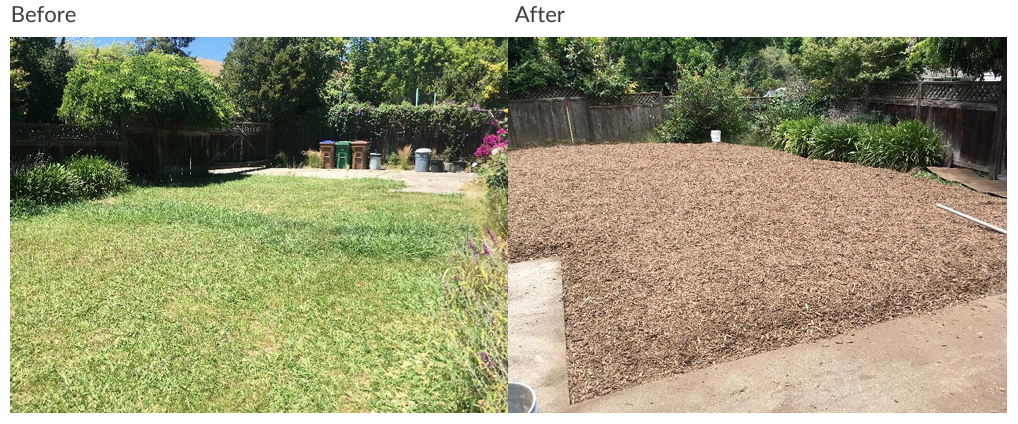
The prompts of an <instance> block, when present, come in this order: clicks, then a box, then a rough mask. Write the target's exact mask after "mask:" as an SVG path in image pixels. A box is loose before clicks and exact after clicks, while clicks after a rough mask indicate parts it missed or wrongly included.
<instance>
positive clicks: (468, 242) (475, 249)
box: [467, 236, 480, 256]
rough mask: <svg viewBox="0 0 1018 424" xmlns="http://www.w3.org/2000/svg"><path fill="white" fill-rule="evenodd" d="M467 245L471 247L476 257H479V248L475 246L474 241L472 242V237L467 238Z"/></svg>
mask: <svg viewBox="0 0 1018 424" xmlns="http://www.w3.org/2000/svg"><path fill="white" fill-rule="evenodd" d="M467 245H469V246H470V250H472V251H473V252H474V256H477V254H478V253H480V252H478V250H477V246H474V241H473V240H470V236H467Z"/></svg>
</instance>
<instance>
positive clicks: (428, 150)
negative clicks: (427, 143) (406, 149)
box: [414, 147, 431, 153]
mask: <svg viewBox="0 0 1018 424" xmlns="http://www.w3.org/2000/svg"><path fill="white" fill-rule="evenodd" d="M414 153H431V149H428V148H425V147H421V148H420V149H417V150H414Z"/></svg>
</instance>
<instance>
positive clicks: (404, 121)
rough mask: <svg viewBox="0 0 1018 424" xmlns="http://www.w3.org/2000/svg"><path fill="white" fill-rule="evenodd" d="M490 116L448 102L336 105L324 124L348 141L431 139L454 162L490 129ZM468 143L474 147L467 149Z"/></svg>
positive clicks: (485, 111) (470, 106)
mask: <svg viewBox="0 0 1018 424" xmlns="http://www.w3.org/2000/svg"><path fill="white" fill-rule="evenodd" d="M490 113H494V114H495V115H496V119H499V118H500V117H501V116H502V115H504V113H503V112H501V111H492V112H490ZM490 113H489V111H487V110H484V109H481V108H479V107H477V106H476V105H461V104H451V103H439V104H437V105H430V104H423V105H419V106H414V105H412V104H410V103H401V104H383V105H379V106H372V105H371V104H368V103H339V104H337V105H335V106H333V107H332V108H331V109H329V113H328V123H329V126H330V127H331V129H332V130H333V131H334V132H336V133H338V134H343V136H344V137H346V139H350V140H379V139H382V138H394V139H396V140H405V141H406V142H407V143H413V142H414V140H421V139H427V140H432V141H433V144H434V145H436V146H437V145H441V146H443V147H444V151H445V152H446V153H447V154H448V155H449V159H458V158H460V157H466V156H469V155H470V153H472V152H473V149H476V148H477V146H478V145H480V141H481V139H482V138H483V137H484V136H485V135H486V134H488V133H489V132H490V131H491V130H492V128H493V127H492V125H491V122H492V116H491V114H490ZM468 142H470V143H472V144H473V143H476V144H473V145H472V146H467V143H468ZM400 144H402V143H400ZM418 147H421V146H418Z"/></svg>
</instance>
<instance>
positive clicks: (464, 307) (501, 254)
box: [435, 231, 509, 413]
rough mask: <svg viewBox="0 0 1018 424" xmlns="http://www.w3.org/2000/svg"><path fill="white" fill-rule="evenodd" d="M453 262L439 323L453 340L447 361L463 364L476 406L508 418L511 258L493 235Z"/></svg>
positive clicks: (470, 243) (472, 243) (461, 374)
mask: <svg viewBox="0 0 1018 424" xmlns="http://www.w3.org/2000/svg"><path fill="white" fill-rule="evenodd" d="M467 246H468V248H467V249H466V250H464V251H463V252H462V253H460V254H458V255H456V256H455V257H453V258H452V259H450V265H449V268H448V269H447V270H446V271H445V272H444V273H443V274H442V285H443V287H444V289H445V296H444V297H443V302H442V304H441V307H440V308H439V311H438V313H437V316H436V317H435V319H436V320H437V321H439V322H441V323H442V325H443V326H444V327H445V328H446V332H447V333H448V334H449V338H448V341H447V342H446V343H445V345H444V346H443V349H444V350H445V351H446V356H447V357H449V358H450V359H451V360H452V361H454V362H455V363H457V364H459V365H460V367H459V376H458V377H460V378H466V379H468V380H469V381H470V383H471V384H470V385H469V386H468V387H466V390H468V391H469V393H470V396H471V398H472V399H471V400H472V402H471V404H472V405H473V406H475V407H476V408H477V411H480V412H494V413H504V412H506V409H507V405H508V404H507V399H508V391H509V387H508V368H509V343H508V342H509V334H508V332H509V325H508V324H509V317H508V305H509V299H508V294H509V279H508V273H509V270H508V264H509V252H508V247H507V245H506V243H505V242H503V241H502V240H500V239H499V238H497V237H496V236H495V235H494V234H493V233H492V232H491V231H488V232H487V234H486V235H485V236H484V237H482V238H481V239H480V240H478V241H475V240H471V239H470V238H469V237H468V238H467Z"/></svg>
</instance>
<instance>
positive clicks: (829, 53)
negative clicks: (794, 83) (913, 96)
mask: <svg viewBox="0 0 1018 424" xmlns="http://www.w3.org/2000/svg"><path fill="white" fill-rule="evenodd" d="M911 41H912V40H911V39H909V38H904V37H838V38H807V39H805V40H803V43H802V47H801V48H800V49H799V54H797V55H793V56H792V63H794V64H795V66H796V68H797V69H798V71H799V72H800V73H801V74H802V76H803V77H805V78H807V79H808V80H810V81H811V82H812V83H813V84H814V85H815V86H817V87H819V88H821V89H823V90H825V92H827V93H828V95H831V96H857V95H860V94H862V92H863V90H864V87H865V84H866V83H873V82H895V81H915V80H917V79H918V78H919V75H920V74H921V73H922V67H921V66H918V64H916V63H914V62H911V61H908V60H907V59H908V55H909V46H910V44H911Z"/></svg>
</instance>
